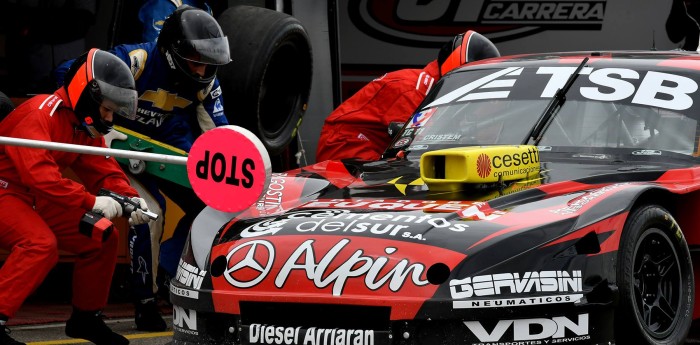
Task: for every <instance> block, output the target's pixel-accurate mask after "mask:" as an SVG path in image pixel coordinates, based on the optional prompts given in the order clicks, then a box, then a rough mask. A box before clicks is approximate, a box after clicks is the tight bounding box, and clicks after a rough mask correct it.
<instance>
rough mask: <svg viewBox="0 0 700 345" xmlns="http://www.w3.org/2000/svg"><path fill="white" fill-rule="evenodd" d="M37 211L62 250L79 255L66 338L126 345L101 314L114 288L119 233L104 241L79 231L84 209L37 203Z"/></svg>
mask: <svg viewBox="0 0 700 345" xmlns="http://www.w3.org/2000/svg"><path fill="white" fill-rule="evenodd" d="M36 210H37V212H38V213H39V214H40V215H41V216H42V218H43V219H44V220H45V221H46V223H47V224H48V225H49V227H50V228H51V230H52V231H53V233H54V234H55V235H56V238H57V240H58V248H60V249H61V250H65V251H68V252H70V253H73V254H75V255H76V258H75V266H74V269H73V296H72V304H73V313H72V315H71V317H70V319H68V321H67V322H66V335H68V336H69V337H73V338H83V339H87V340H89V341H92V342H93V343H95V344H98V345H103V344H104V345H107V344H110V345H126V344H128V343H129V340H127V339H126V338H125V337H123V336H121V335H119V334H117V333H114V332H112V330H111V329H110V328H109V327H107V325H105V323H104V321H103V320H102V317H101V313H102V310H103V309H104V307H105V305H107V299H108V298H109V289H110V287H111V285H112V277H113V275H114V268H115V265H116V263H117V250H118V246H119V232H118V231H117V230H113V231H112V232H111V234H110V235H109V236H108V237H107V238H106V239H104V240H102V238H101V237H99V238H96V237H88V236H86V235H85V234H83V233H81V232H80V231H79V230H78V229H79V225H80V220H81V218H82V216H83V215H84V214H85V210H83V209H64V208H62V207H59V206H56V204H55V203H52V202H46V201H43V200H37V203H36Z"/></svg>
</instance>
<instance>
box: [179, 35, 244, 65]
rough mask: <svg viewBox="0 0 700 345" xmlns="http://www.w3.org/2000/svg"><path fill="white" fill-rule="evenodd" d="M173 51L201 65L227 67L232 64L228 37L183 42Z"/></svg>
mask: <svg viewBox="0 0 700 345" xmlns="http://www.w3.org/2000/svg"><path fill="white" fill-rule="evenodd" d="M173 50H174V51H175V53H176V54H177V55H178V56H179V57H181V58H183V59H185V60H189V61H192V62H196V63H200V64H206V65H225V64H227V63H229V62H231V56H230V54H229V48H228V39H227V38H226V37H213V38H207V39H197V40H181V41H179V42H178V43H177V44H176V45H175V46H174V47H173Z"/></svg>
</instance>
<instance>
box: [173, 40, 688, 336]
mask: <svg viewBox="0 0 700 345" xmlns="http://www.w3.org/2000/svg"><path fill="white" fill-rule="evenodd" d="M698 83H700V56H698V54H697V53H696V52H684V51H624V52H623V51H617V52H616V51H601V52H567V53H546V54H531V55H518V56H505V57H499V58H493V59H488V60H481V61H477V62H473V63H469V64H466V65H464V66H462V67H461V68H459V69H457V70H454V71H452V72H451V73H449V74H447V75H446V76H444V77H443V78H442V79H441V80H440V81H439V82H438V83H437V84H436V85H435V87H434V88H433V89H432V90H431V92H430V93H429V94H428V96H427V98H426V99H425V100H424V102H423V103H422V104H421V105H420V106H419V107H418V109H416V111H415V113H414V114H413V115H412V116H411V117H410V119H408V120H407V121H406V123H405V124H404V126H403V128H402V129H401V131H400V132H399V133H398V134H397V135H396V136H395V138H394V139H393V142H392V143H391V144H390V146H389V147H388V148H387V149H386V151H385V153H384V154H383V156H382V159H381V160H378V161H371V162H367V161H358V160H344V161H325V162H320V163H316V164H314V165H310V166H307V167H303V168H299V169H295V170H291V171H287V172H283V173H274V174H272V176H271V178H270V183H269V185H268V186H267V188H266V190H265V192H264V193H263V196H262V197H261V198H260V199H259V200H258V201H257V203H256V204H254V205H252V206H251V207H250V209H247V210H245V211H242V212H236V213H226V212H221V211H218V210H216V209H213V208H206V209H205V210H204V211H203V212H202V213H201V214H200V215H199V216H198V217H197V219H196V220H195V222H194V224H193V227H192V231H191V234H190V237H189V239H188V242H187V245H186V248H185V250H184V252H183V255H182V257H181V259H180V263H179V269H178V273H177V276H176V277H175V278H174V279H173V280H172V281H171V285H170V297H171V302H172V303H173V328H174V337H173V343H174V344H304V345H350V344H364V345H369V344H406V345H408V344H446V345H452V344H472V345H475V344H494V345H495V344H509V345H514V344H551V343H571V344H612V343H615V344H683V343H684V341H685V340H686V338H687V337H688V334H689V331H690V330H691V328H695V329H696V328H697V327H699V326H698V325H699V324H698V319H700V306H699V305H698V302H697V301H698V300H699V298H698V297H699V296H698V294H699V293H698V290H697V289H696V287H695V282H696V281H698V280H699V279H700V273H699V272H700V259H699V258H700V255H699V254H700V222H699V221H698V220H700V218H699V217H700V216H699V215H700V212H699V211H700V191H699V190H700V158H698V156H699V155H700V145H699V142H700V140H699V138H700V136H699V134H700V131H699V129H700V92H699V91H698ZM231 197H232V198H235V196H231ZM694 321H695V322H694Z"/></svg>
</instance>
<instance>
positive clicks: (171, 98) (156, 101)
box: [139, 89, 192, 111]
mask: <svg viewBox="0 0 700 345" xmlns="http://www.w3.org/2000/svg"><path fill="white" fill-rule="evenodd" d="M139 99H140V100H144V101H150V102H151V103H153V106H154V107H156V108H158V109H162V110H164V111H172V110H173V109H174V108H175V107H178V108H185V107H187V106H188V105H190V104H191V103H192V102H191V101H188V100H186V99H184V98H182V97H178V96H177V94H176V93H170V92H168V91H165V90H163V89H158V91H152V90H146V92H144V93H143V95H141V97H139Z"/></svg>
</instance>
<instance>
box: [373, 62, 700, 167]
mask: <svg viewBox="0 0 700 345" xmlns="http://www.w3.org/2000/svg"><path fill="white" fill-rule="evenodd" d="M580 62H581V59H580V58H579V59H576V60H573V59H572V63H571V64H566V65H562V64H561V63H559V64H556V63H538V64H533V63H529V64H528V63H520V64H518V63H504V64H497V65H490V66H478V67H473V68H469V67H467V68H463V69H461V70H459V71H456V72H453V73H450V74H448V75H446V76H445V77H443V78H442V79H441V80H440V81H439V82H438V83H437V84H436V86H435V87H434V88H433V90H431V92H430V93H429V94H428V96H427V97H426V98H425V100H424V101H423V102H422V103H421V105H420V106H419V107H418V110H417V111H416V112H415V114H413V115H412V116H411V117H410V118H409V119H408V121H406V123H405V124H404V127H403V128H402V129H401V131H400V132H399V133H398V134H397V136H396V137H395V138H394V140H393V141H392V143H391V144H390V145H389V147H388V148H387V150H386V151H385V153H384V155H383V157H384V158H391V157H396V156H397V155H400V153H401V152H403V156H405V157H407V158H409V159H419V158H420V155H421V154H422V153H424V152H427V151H433V150H439V149H448V148H456V147H466V146H488V145H520V144H525V143H530V144H532V140H531V138H530V137H529V134H531V132H532V130H533V128H534V126H535V125H536V124H537V123H538V119H539V117H540V116H541V114H542V113H543V111H544V110H545V109H546V108H547V106H548V104H549V103H550V102H551V100H552V97H554V95H555V94H556V92H557V90H558V89H561V87H562V86H563V85H564V84H565V83H566V81H567V80H569V79H570V77H571V76H572V75H573V73H574V72H575V70H576V68H577V67H579V64H580ZM578 76H579V77H578V78H575V80H574V82H573V84H572V85H571V88H570V89H569V90H568V92H566V94H565V95H564V97H566V101H565V102H563V103H562V104H561V107H560V108H558V109H557V111H556V112H555V113H554V114H553V116H552V118H551V119H550V121H551V123H550V124H549V125H548V126H546V128H545V129H544V131H543V132H542V133H541V138H540V139H539V140H538V143H537V145H539V146H542V147H546V148H547V150H548V151H551V152H577V151H578V152H581V151H587V150H590V149H596V150H597V151H601V149H602V151H605V149H610V150H611V151H615V152H618V153H619V152H620V151H621V149H626V150H629V152H651V153H653V155H657V154H658V153H659V152H668V153H669V154H670V153H673V154H674V155H675V156H678V155H677V154H681V155H685V156H688V157H684V158H697V157H698V156H699V155H700V152H699V151H700V150H699V148H698V142H699V139H698V127H699V123H700V96H699V95H698V92H697V90H698V80H700V74H698V72H696V71H694V70H689V69H681V68H668V67H659V66H658V64H651V63H645V64H631V63H629V62H627V63H625V62H624V60H623V62H615V61H604V62H601V61H599V60H598V61H592V62H590V63H588V64H586V67H584V68H582V69H581V70H580V72H579V74H578Z"/></svg>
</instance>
